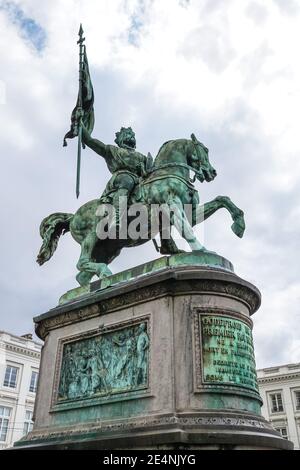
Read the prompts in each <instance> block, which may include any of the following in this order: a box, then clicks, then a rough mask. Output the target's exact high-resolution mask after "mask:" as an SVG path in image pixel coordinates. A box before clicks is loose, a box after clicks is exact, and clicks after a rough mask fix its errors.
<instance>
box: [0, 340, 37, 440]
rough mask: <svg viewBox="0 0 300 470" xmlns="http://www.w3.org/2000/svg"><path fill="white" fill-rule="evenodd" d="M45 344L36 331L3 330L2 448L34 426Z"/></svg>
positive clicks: (0, 374)
mask: <svg viewBox="0 0 300 470" xmlns="http://www.w3.org/2000/svg"><path fill="white" fill-rule="evenodd" d="M41 347H42V345H41V344H40V343H38V342H36V341H33V340H32V335H24V336H15V335H13V334H10V333H6V332H4V331H0V449H5V448H7V447H11V446H12V445H13V443H14V442H15V441H17V440H19V439H21V437H23V436H24V435H25V434H27V433H28V432H29V431H30V430H31V429H32V425H33V421H32V417H33V408H34V401H35V395H36V389H37V381H38V373H39V363H40V355H41Z"/></svg>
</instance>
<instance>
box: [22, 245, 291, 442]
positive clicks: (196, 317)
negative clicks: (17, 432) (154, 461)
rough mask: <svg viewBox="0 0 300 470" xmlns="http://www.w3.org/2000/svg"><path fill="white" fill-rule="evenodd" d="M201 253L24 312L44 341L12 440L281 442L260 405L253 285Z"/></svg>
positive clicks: (226, 264) (144, 268)
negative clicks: (23, 424) (33, 389)
mask: <svg viewBox="0 0 300 470" xmlns="http://www.w3.org/2000/svg"><path fill="white" fill-rule="evenodd" d="M203 256H204V255H200V254H199V255H195V254H191V255H187V254H185V255H176V256H172V257H170V258H167V257H166V258H163V259H162V260H163V261H162V260H158V261H159V263H158V264H156V265H155V263H154V264H153V263H152V264H151V266H149V264H146V265H143V266H142V267H140V269H139V275H137V277H135V278H132V274H133V273H132V271H130V270H129V271H126V272H125V273H127V274H124V273H123V275H122V276H121V280H120V275H118V276H119V277H118V278H116V277H115V278H114V276H112V278H111V279H108V280H106V281H105V283H104V284H103V283H102V285H101V282H99V281H98V282H95V283H92V284H91V285H90V287H89V288H88V289H85V290H83V291H82V289H80V288H79V289H78V290H77V291H72V292H71V293H68V294H67V295H65V296H63V298H62V299H61V305H59V306H58V307H56V308H54V309H52V310H50V311H49V312H47V313H45V314H43V315H41V316H39V317H37V318H35V322H36V330H37V334H38V335H39V337H40V338H42V339H44V340H45V345H44V347H43V351H42V362H41V369H40V379H39V386H38V393H37V400H36V407H35V424H34V428H33V431H32V432H31V433H30V434H29V435H27V436H26V437H25V438H24V439H23V440H21V441H19V442H18V443H17V444H16V446H17V447H18V448H19V449H22V448H25V449H28V448H31V449H34V448H36V449H180V448H184V449H191V450H194V449H290V448H292V444H291V443H290V442H289V441H287V440H284V439H282V438H281V437H280V435H279V434H278V432H276V431H275V430H274V429H273V428H272V427H271V425H270V424H269V423H267V422H266V421H265V419H264V418H262V416H261V414H260V406H261V399H260V396H259V394H258V389H257V382H256V372H255V360H254V352H253V343H252V333H251V330H252V320H251V318H250V316H251V315H252V314H253V313H254V312H255V311H256V310H257V309H258V307H259V305H260V294H259V291H258V290H257V289H256V288H255V287H254V286H253V285H251V284H249V283H248V282H246V281H244V280H243V279H241V278H239V277H238V276H236V275H235V274H234V273H233V271H232V266H231V264H230V263H229V262H228V261H226V260H224V258H220V257H218V258H219V263H218V262H216V263H215V267H213V268H212V267H208V266H205V265H203ZM215 256H216V257H217V255H215ZM216 259H217V258H216ZM210 261H211V260H210ZM201 264H202V265H201ZM137 269H138V268H137ZM148 271H149V272H148ZM136 274H137V273H135V275H136ZM76 295H77V297H76ZM70 299H71V300H70Z"/></svg>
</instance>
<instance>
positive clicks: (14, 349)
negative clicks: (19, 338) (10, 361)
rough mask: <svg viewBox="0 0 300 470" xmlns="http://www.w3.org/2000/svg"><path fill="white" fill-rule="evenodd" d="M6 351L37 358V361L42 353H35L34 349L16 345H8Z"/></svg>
mask: <svg viewBox="0 0 300 470" xmlns="http://www.w3.org/2000/svg"><path fill="white" fill-rule="evenodd" d="M5 349H7V350H8V351H12V352H15V353H18V354H23V355H25V356H30V357H35V358H36V359H39V358H40V357H41V353H40V352H37V351H33V350H32V349H27V348H23V347H22V346H16V345H14V344H6V345H5Z"/></svg>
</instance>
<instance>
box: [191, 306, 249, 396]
mask: <svg viewBox="0 0 300 470" xmlns="http://www.w3.org/2000/svg"><path fill="white" fill-rule="evenodd" d="M200 324H201V338H202V358H203V362H202V380H203V382H204V383H207V384H216V385H218V384H232V385H238V386H241V387H246V388H250V389H252V390H255V391H256V392H258V385H257V376H256V366H255V358H254V348H253V339H252V332H251V329H250V327H249V326H248V325H247V324H246V323H244V322H243V321H241V320H237V319H234V318H232V317H225V316H221V315H200Z"/></svg>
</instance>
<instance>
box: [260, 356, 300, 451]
mask: <svg viewBox="0 0 300 470" xmlns="http://www.w3.org/2000/svg"><path fill="white" fill-rule="evenodd" d="M257 376H258V386H259V391H260V395H261V398H262V400H263V407H262V410H261V411H262V414H263V416H264V417H265V418H266V419H267V420H268V421H270V422H271V423H272V425H273V427H274V428H275V429H277V430H278V431H279V432H280V433H281V435H282V437H284V438H285V439H289V440H290V441H292V442H293V443H294V446H295V447H294V448H295V450H299V449H300V363H298V364H286V365H283V366H278V367H268V368H266V369H259V370H258V371H257Z"/></svg>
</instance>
